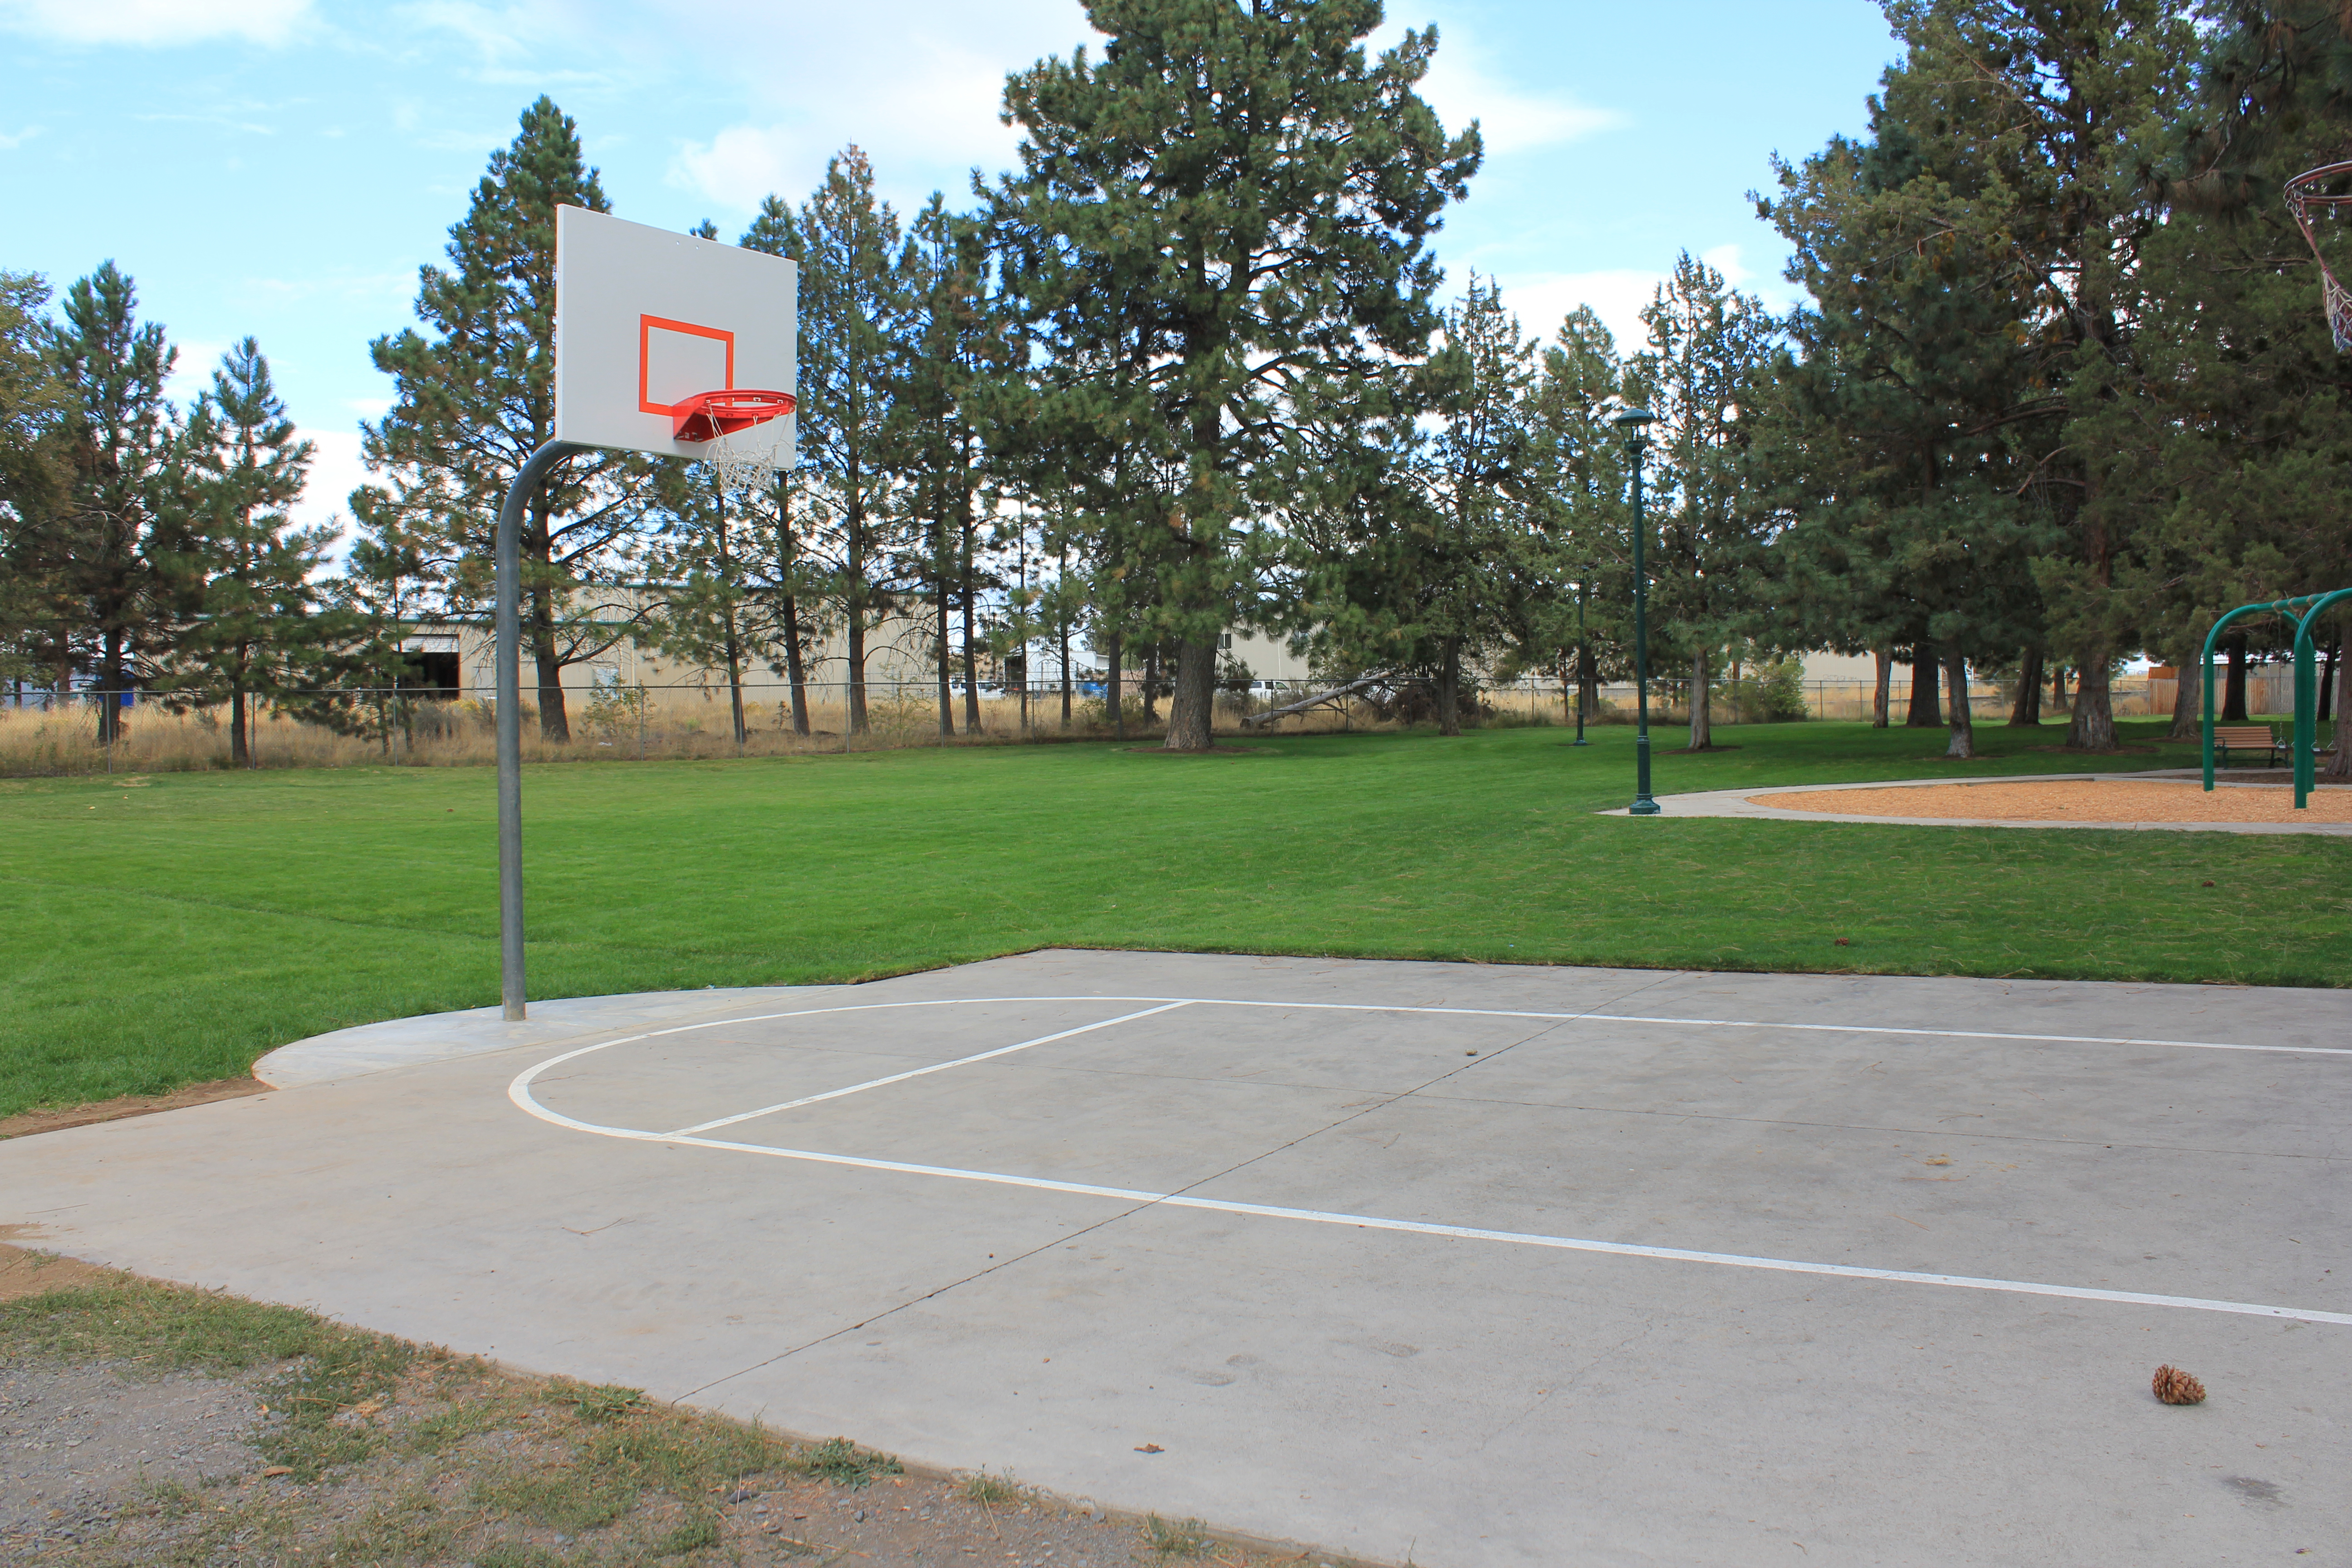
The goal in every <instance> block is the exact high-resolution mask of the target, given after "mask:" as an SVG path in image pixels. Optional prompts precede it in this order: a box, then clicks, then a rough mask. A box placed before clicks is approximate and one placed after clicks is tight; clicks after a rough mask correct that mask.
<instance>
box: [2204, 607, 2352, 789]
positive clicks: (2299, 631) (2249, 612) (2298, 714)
mask: <svg viewBox="0 0 2352 1568" xmlns="http://www.w3.org/2000/svg"><path fill="white" fill-rule="evenodd" d="M2346 599H2352V588H2337V589H2336V590H2335V591H2333V592H2332V593H2326V594H2305V595H2299V596H2297V597H2295V598H2292V599H2273V600H2270V601H2269V602H2267V603H2264V604H2259V605H2239V606H2238V607H2237V608H2236V609H2234V610H2231V612H2230V613H2229V614H2228V615H2226V616H2222V617H2221V619H2220V620H2218V621H2215V622H2214V623H2213V629H2212V630H2210V631H2209V632H2207V633H2206V634H2205V647H2204V651H2203V652H2202V653H2201V654H2200V655H2199V656H2198V664H2199V666H2200V672H2201V674H2202V675H2203V678H2204V681H2205V701H2204V703H2203V709H2204V726H2203V728H2204V739H2205V747H2204V749H2205V787H2206V788H2207V789H2208V790H2210V789H2211V788H2212V787H2213V645H2214V643H2215V642H2217V641H2219V640H2220V638H2221V632H2222V629H2223V628H2224V627H2226V626H2229V624H2230V623H2231V621H2234V620H2237V619H2238V618H2239V617H2241V616H2259V615H2265V614H2276V615H2280V616H2285V617H2286V620H2287V624H2288V625H2290V626H2293V627H2294V741H2293V742H2292V743H2291V744H2290V745H2289V747H2288V750H2287V761H2288V763H2290V764H2291V766H2292V768H2293V772H2294V805H2295V809H2296V810H2297V811H2301V810H2303V809H2305V806H2306V805H2308V804H2309V802H2310V800H2311V792H2312V790H2313V789H2314V788H2315V786H2316V784H2317V783H2318V778H2317V769H2316V767H2315V764H2314V763H2313V760H2312V759H2313V757H2314V756H2315V752H2316V746H2317V742H2318V729H2319V721H2318V709H2319V703H2318V695H2319V681H2318V672H2317V668H2316V667H2317V658H2316V657H2315V650H2314V648H2313V645H2312V640H2311V634H2312V629H2313V628H2314V627H2315V626H2317V625H2318V624H2319V617H2320V616H2323V615H2325V614H2326V613H2327V611H2328V610H2330V609H2332V608H2333V607H2335V605H2336V604H2338V603H2339V602H2341V601H2343V600H2346Z"/></svg>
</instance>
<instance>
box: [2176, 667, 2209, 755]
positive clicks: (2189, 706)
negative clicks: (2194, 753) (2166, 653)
mask: <svg viewBox="0 0 2352 1568" xmlns="http://www.w3.org/2000/svg"><path fill="white" fill-rule="evenodd" d="M2195 662H2196V661H2194V660H2179V659H2176V660H2175V661H2174V662H2173V667H2172V668H2173V677H2172V729H2171V731H2170V734H2169V736H2168V738H2169V739H2171V740H2175V741H2185V740H2188V739H2189V738H2190V737H2191V736H2195V735H2198V734H2200V733H2202V732H2203V731H2204V727H2205V724H2204V720H2205V713H2204V708H2205V671H2204V669H2203V668H2202V667H2201V666H2200V667H2199V668H2197V671H2196V673H2195V675H2194V676H2192V675H2191V674H2190V673H2189V669H2190V666H2191V665H2192V664H2194V663H2195Z"/></svg>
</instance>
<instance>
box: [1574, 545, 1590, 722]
mask: <svg viewBox="0 0 2352 1568" xmlns="http://www.w3.org/2000/svg"><path fill="white" fill-rule="evenodd" d="M1591 589H1592V584H1591V579H1590V578H1589V577H1588V578H1587V579H1585V580H1583V581H1580V582H1579V583H1578V584H1576V741H1575V744H1577V745H1580V746H1589V745H1591V743H1592V742H1590V741H1588V740H1586V739H1585V738H1584V661H1585V659H1586V658H1588V657H1590V656H1589V655H1587V654H1586V652H1585V648H1584V601H1585V597H1586V595H1588V594H1590V593H1591Z"/></svg>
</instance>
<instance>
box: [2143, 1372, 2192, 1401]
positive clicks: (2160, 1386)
mask: <svg viewBox="0 0 2352 1568" xmlns="http://www.w3.org/2000/svg"><path fill="white" fill-rule="evenodd" d="M2149 1386H2150V1387H2151V1388H2153V1389H2154V1390H2155V1391H2156V1396H2157V1397H2158V1399H2161V1400H2163V1401H2164V1402H2165V1403H2166V1404H2167V1405H2201V1404H2203V1403H2204V1401H2205V1385H2204V1384H2201V1383H2200V1382H2198V1381H2197V1380H2196V1379H2195V1378H2193V1377H2191V1376H2189V1374H2188V1373H2185V1372H2183V1371H2181V1370H2180V1369H2179V1367H2177V1366H2160V1367H2158V1368H2157V1369H2156V1378H2155V1381H2154V1382H2152V1383H2151V1384H2149Z"/></svg>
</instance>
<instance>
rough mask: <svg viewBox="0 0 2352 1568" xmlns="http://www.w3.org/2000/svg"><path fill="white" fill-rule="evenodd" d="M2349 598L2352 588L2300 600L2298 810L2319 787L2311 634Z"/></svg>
mask: <svg viewBox="0 0 2352 1568" xmlns="http://www.w3.org/2000/svg"><path fill="white" fill-rule="evenodd" d="M2347 599H2352V588H2338V589H2336V591H2335V592H2334V593H2332V594H2322V595H2318V596H2317V597H2316V598H2314V599H2311V600H2308V601H2301V600H2299V601H2297V603H2300V604H2303V605H2304V611H2303V616H2302V618H2300V619H2299V620H2297V621H2296V622H2295V626H2294V804H2295V809H2297V810H2298V811H2299V810H2302V809H2303V808H2304V807H2305V805H2306V804H2307V803H2308V802H2309V801H2310V799H2311V792H2312V791H2313V790H2315V789H2316V788H2318V787H2319V763H2318V754H2319V669H2318V649H2317V647H2316V646H2315V644H2314V643H2313V642H2312V640H2311V634H2312V631H2313V628H2315V627H2316V626H2318V625H2319V617H2320V616H2323V615H2326V613H2327V612H2328V611H2329V610H2331V609H2333V608H2334V607H2335V606H2336V605H2338V604H2340V603H2342V602H2343V601H2345V600H2347Z"/></svg>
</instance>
